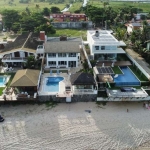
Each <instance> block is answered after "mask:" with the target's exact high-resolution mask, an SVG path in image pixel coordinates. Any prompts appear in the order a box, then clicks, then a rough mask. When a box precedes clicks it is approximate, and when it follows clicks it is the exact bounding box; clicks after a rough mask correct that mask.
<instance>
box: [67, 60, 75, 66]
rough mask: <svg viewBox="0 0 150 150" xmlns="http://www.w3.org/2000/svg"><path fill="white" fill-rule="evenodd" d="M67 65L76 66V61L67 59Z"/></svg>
mask: <svg viewBox="0 0 150 150" xmlns="http://www.w3.org/2000/svg"><path fill="white" fill-rule="evenodd" d="M68 66H69V67H76V61H68Z"/></svg>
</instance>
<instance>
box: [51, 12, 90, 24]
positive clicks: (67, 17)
mask: <svg viewBox="0 0 150 150" xmlns="http://www.w3.org/2000/svg"><path fill="white" fill-rule="evenodd" d="M50 19H54V22H66V21H75V22H77V21H87V16H86V15H85V14H72V13H70V12H63V13H62V14H50Z"/></svg>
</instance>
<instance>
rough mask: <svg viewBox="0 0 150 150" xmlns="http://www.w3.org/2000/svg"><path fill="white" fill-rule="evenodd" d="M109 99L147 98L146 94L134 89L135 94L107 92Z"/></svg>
mask: <svg viewBox="0 0 150 150" xmlns="http://www.w3.org/2000/svg"><path fill="white" fill-rule="evenodd" d="M107 94H108V96H109V97H114V98H115V97H118V98H119V97H130V98H132V97H141V98H142V97H147V96H148V94H147V93H146V92H145V91H144V90H142V89H136V91H135V92H121V91H120V90H107Z"/></svg>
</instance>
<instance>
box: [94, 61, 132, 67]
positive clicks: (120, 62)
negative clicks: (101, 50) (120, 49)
mask: <svg viewBox="0 0 150 150" xmlns="http://www.w3.org/2000/svg"><path fill="white" fill-rule="evenodd" d="M103 64H104V66H112V61H101V62H97V63H96V66H102V65H103ZM131 65H132V64H131V62H130V61H116V62H114V66H131Z"/></svg>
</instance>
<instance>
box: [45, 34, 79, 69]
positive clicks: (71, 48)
mask: <svg viewBox="0 0 150 150" xmlns="http://www.w3.org/2000/svg"><path fill="white" fill-rule="evenodd" d="M62 39H63V38H61V37H60V38H56V37H54V38H48V40H47V42H46V43H45V44H44V48H45V55H46V64H45V68H70V67H78V65H79V61H80V47H79V45H80V44H81V38H78V37H77V38H71V37H66V38H64V39H63V40H62Z"/></svg>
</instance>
